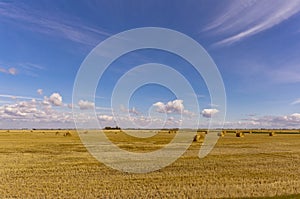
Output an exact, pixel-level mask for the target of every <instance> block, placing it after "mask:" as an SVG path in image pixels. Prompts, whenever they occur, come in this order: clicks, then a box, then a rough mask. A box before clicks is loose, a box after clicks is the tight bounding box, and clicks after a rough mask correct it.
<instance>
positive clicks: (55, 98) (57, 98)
mask: <svg viewBox="0 0 300 199" xmlns="http://www.w3.org/2000/svg"><path fill="white" fill-rule="evenodd" d="M48 101H49V102H50V103H51V104H52V105H54V106H61V105H62V96H61V95H60V94H59V93H53V94H52V95H51V96H50V97H49V99H48Z"/></svg>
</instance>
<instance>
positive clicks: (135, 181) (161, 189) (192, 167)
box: [0, 130, 300, 198]
mask: <svg viewBox="0 0 300 199" xmlns="http://www.w3.org/2000/svg"><path fill="white" fill-rule="evenodd" d="M67 132H69V133H70V134H71V136H64V134H65V133H67ZM291 132H292V131H291ZM297 132H299V131H297ZM297 132H295V133H294V134H287V133H282V134H280V133H276V135H275V136H269V135H268V134H265V133H262V132H261V133H252V134H247V133H246V134H245V136H244V137H240V138H239V137H236V135H235V133H230V132H229V131H228V132H227V133H226V134H225V136H224V137H220V139H219V140H218V143H217V145H216V146H215V148H214V149H213V151H212V152H211V153H210V154H209V155H208V156H207V157H205V158H203V159H199V158H198V156H197V155H198V152H199V149H200V145H201V140H200V142H193V143H192V145H191V146H190V148H189V149H188V150H187V151H186V153H185V154H184V155H183V156H182V157H181V158H179V159H178V160H177V161H176V162H174V163H173V164H171V165H169V166H167V167H166V168H163V169H161V170H158V171H155V172H151V173H146V174H131V173H123V172H120V171H117V170H113V169H111V168H109V167H107V166H105V165H104V164H102V163H100V162H98V161H97V160H96V159H94V158H93V157H92V156H91V155H90V154H89V153H88V152H87V150H86V148H85V147H84V146H83V144H82V143H81V141H80V139H79V137H78V135H77V133H76V132H75V131H74V130H59V131H58V130H34V131H30V130H9V131H8V130H0V165H1V167H0V198H242V197H250V198H252V197H275V198H277V197H279V196H284V197H279V198H300V177H299V176H300V134H298V133H297ZM85 133H90V131H86V132H85ZM105 133H106V135H107V137H108V138H109V139H110V140H111V141H112V142H114V143H115V144H117V145H118V146H119V147H120V148H123V149H124V150H128V151H134V152H149V151H152V150H156V149H159V148H161V147H163V146H164V145H165V144H166V143H168V142H169V141H170V140H171V139H172V138H173V136H174V133H168V132H167V131H165V132H164V131H162V132H159V133H158V134H157V135H156V136H154V137H151V138H143V139H142V138H134V137H130V136H127V135H126V134H125V133H123V132H120V131H118V130H116V131H113V130H111V131H106V132H105Z"/></svg>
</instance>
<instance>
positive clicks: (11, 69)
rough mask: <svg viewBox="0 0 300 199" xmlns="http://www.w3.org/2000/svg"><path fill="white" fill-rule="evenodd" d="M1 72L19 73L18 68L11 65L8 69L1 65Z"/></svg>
mask: <svg viewBox="0 0 300 199" xmlns="http://www.w3.org/2000/svg"><path fill="white" fill-rule="evenodd" d="M0 72H1V73H5V74H10V75H16V74H17V73H18V70H17V69H16V68H14V67H10V68H8V69H6V68H1V67H0Z"/></svg>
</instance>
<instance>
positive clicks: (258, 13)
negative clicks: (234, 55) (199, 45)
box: [204, 0, 300, 46]
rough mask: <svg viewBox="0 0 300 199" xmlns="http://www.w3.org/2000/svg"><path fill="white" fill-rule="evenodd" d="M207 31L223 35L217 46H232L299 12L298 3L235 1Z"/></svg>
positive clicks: (229, 2)
mask: <svg viewBox="0 0 300 199" xmlns="http://www.w3.org/2000/svg"><path fill="white" fill-rule="evenodd" d="M226 4H227V6H224V9H223V10H222V11H221V12H220V13H219V14H217V17H216V18H215V20H213V21H212V22H211V23H210V24H209V25H208V26H207V27H206V28H205V29H204V31H209V32H210V33H216V34H219V35H222V36H223V35H224V37H225V38H224V39H222V40H220V41H218V42H216V43H215V44H214V46H223V45H230V44H233V43H235V42H238V41H241V40H243V39H245V38H247V37H250V36H253V35H255V34H257V33H259V32H262V31H264V30H267V29H270V28H272V27H274V26H275V25H277V24H280V23H281V22H283V21H285V20H287V19H289V18H290V17H292V16H294V15H295V14H296V13H298V12H299V11H300V1H299V0H290V1H282V0H273V1H271V2H270V1H269V0H259V1H256V0H251V1H250V0H249V1H239V0H233V1H228V2H226Z"/></svg>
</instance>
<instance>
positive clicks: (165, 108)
mask: <svg viewBox="0 0 300 199" xmlns="http://www.w3.org/2000/svg"><path fill="white" fill-rule="evenodd" d="M153 106H154V107H156V108H157V109H156V111H157V112H159V113H179V114H180V113H182V112H183V110H184V106H183V100H174V101H169V102H167V103H166V104H164V103H162V102H156V103H154V104H153Z"/></svg>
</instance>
